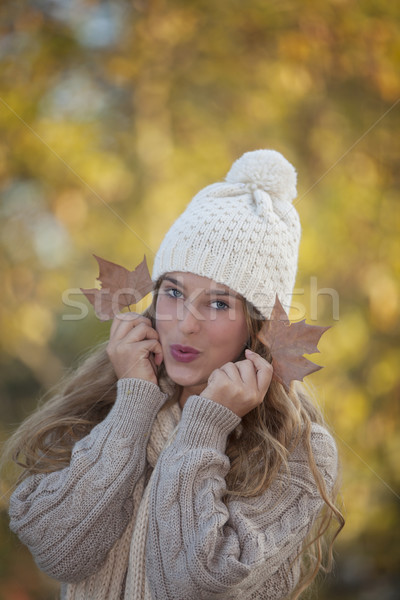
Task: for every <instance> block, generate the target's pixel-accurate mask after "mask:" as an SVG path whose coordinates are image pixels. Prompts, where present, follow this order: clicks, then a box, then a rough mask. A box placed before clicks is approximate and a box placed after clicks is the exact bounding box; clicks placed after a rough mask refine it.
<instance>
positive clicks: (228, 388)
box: [200, 349, 273, 417]
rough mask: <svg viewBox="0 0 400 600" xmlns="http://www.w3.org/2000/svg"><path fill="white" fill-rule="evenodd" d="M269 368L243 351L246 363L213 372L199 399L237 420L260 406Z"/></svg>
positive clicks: (269, 381)
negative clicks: (206, 401) (233, 414)
mask: <svg viewBox="0 0 400 600" xmlns="http://www.w3.org/2000/svg"><path fill="white" fill-rule="evenodd" d="M272 372H273V369H272V366H271V365H270V363H269V362H268V361H266V360H265V359H264V358H262V357H261V356H260V355H259V354H257V353H256V352H252V351H251V350H248V349H246V360H240V361H238V362H235V363H232V362H230V363H226V364H225V365H223V366H222V367H221V368H220V369H215V370H214V371H213V372H212V373H211V375H210V376H209V378H208V384H207V387H206V388H205V389H204V390H203V391H202V392H201V394H200V396H203V397H204V398H208V399H209V400H214V401H215V402H218V403H219V404H222V405H223V406H226V407H227V408H229V409H230V410H231V411H232V412H234V413H235V414H237V415H238V417H244V415H246V414H247V413H248V412H250V411H251V410H253V408H255V407H256V406H258V405H259V404H261V402H262V401H263V400H264V396H265V394H266V393H267V391H268V388H269V385H270V383H271V379H272Z"/></svg>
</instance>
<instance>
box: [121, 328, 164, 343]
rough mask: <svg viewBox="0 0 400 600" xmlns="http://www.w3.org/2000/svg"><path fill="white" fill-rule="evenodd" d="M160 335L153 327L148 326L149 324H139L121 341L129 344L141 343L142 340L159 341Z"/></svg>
mask: <svg viewBox="0 0 400 600" xmlns="http://www.w3.org/2000/svg"><path fill="white" fill-rule="evenodd" d="M158 339H159V337H158V333H157V331H156V330H155V329H153V327H150V326H149V325H147V323H139V325H136V326H135V327H134V328H133V329H130V330H129V331H128V332H127V333H126V334H125V335H124V337H123V338H121V339H120V341H121V342H122V341H124V342H127V343H128V344H130V343H133V342H141V341H142V340H158Z"/></svg>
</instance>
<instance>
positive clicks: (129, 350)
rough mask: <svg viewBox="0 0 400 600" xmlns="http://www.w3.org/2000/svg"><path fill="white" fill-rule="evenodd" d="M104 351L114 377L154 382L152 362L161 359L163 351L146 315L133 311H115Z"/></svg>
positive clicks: (154, 374)
mask: <svg viewBox="0 0 400 600" xmlns="http://www.w3.org/2000/svg"><path fill="white" fill-rule="evenodd" d="M107 354H108V356H109V358H110V361H111V364H112V366H113V367H114V371H115V374H116V375H117V377H118V379H122V378H124V377H134V378H137V379H145V380H147V381H151V382H152V383H155V384H156V385H157V383H158V382H157V376H156V366H158V365H160V364H161V363H162V361H163V353H162V349H161V344H160V342H159V338H158V333H157V331H156V330H155V329H153V327H152V325H151V321H150V319H148V318H147V317H143V316H142V315H139V314H137V313H134V312H128V313H120V314H118V315H117V316H116V317H115V318H114V320H113V323H112V325H111V330H110V340H109V342H108V345H107ZM153 355H154V356H153Z"/></svg>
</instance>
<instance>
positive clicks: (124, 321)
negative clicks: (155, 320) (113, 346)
mask: <svg viewBox="0 0 400 600" xmlns="http://www.w3.org/2000/svg"><path fill="white" fill-rule="evenodd" d="M120 314H121V316H119V315H117V316H116V317H115V318H114V319H113V322H112V325H111V329H110V338H111V337H113V338H114V339H121V338H122V337H124V336H125V335H126V333H127V332H128V331H129V330H130V329H133V328H134V327H137V326H138V325H139V324H140V323H146V324H147V325H149V326H150V327H151V324H152V323H151V321H150V319H148V318H147V317H143V316H142V315H139V314H138V313H134V312H128V313H120Z"/></svg>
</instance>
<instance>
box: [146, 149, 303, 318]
mask: <svg viewBox="0 0 400 600" xmlns="http://www.w3.org/2000/svg"><path fill="white" fill-rule="evenodd" d="M295 197H296V171H295V169H294V167H293V166H292V165H291V164H290V163H289V162H288V161H287V160H286V159H285V158H284V157H283V156H282V154H280V153H279V152H276V151H275V150H255V151H254V152H246V153H245V154H243V156H242V157H241V158H239V159H238V160H236V161H235V162H234V163H233V165H232V167H231V169H230V171H229V173H228V175H227V176H226V180H225V182H221V183H215V184H212V185H209V186H207V187H206V188H204V189H203V190H201V191H200V192H199V193H198V194H196V196H194V198H193V199H192V201H191V202H190V203H189V205H188V206H187V208H186V210H185V211H184V212H183V213H182V214H181V216H180V217H179V218H178V219H177V220H176V221H175V223H174V224H173V225H172V227H171V228H170V230H169V231H168V233H167V234H166V236H165V238H164V240H163V241H162V243H161V246H160V248H159V250H158V252H157V255H156V257H155V261H154V267H153V275H152V279H153V281H157V279H158V278H159V277H160V276H161V275H163V274H165V273H168V272H172V271H183V272H190V273H194V274H196V275H201V276H203V277H208V278H210V279H213V280H214V281H216V282H218V283H222V284H225V285H227V286H228V287H230V288H231V289H232V290H233V291H235V292H237V293H239V294H241V295H242V296H244V298H246V300H248V301H249V302H251V303H252V304H253V305H254V306H255V307H256V308H257V309H258V310H259V311H260V312H261V314H262V315H263V316H264V317H265V318H269V317H270V315H271V312H272V308H273V306H274V304H275V297H276V295H278V297H279V300H280V301H281V304H282V305H283V306H284V307H285V308H286V309H287V312H288V307H289V306H290V303H291V297H292V293H293V286H294V282H295V278H296V271H297V257H298V247H299V242H300V234H301V230H300V221H299V216H298V214H297V211H296V210H295V208H294V206H293V205H292V201H293V200H294V198H295Z"/></svg>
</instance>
